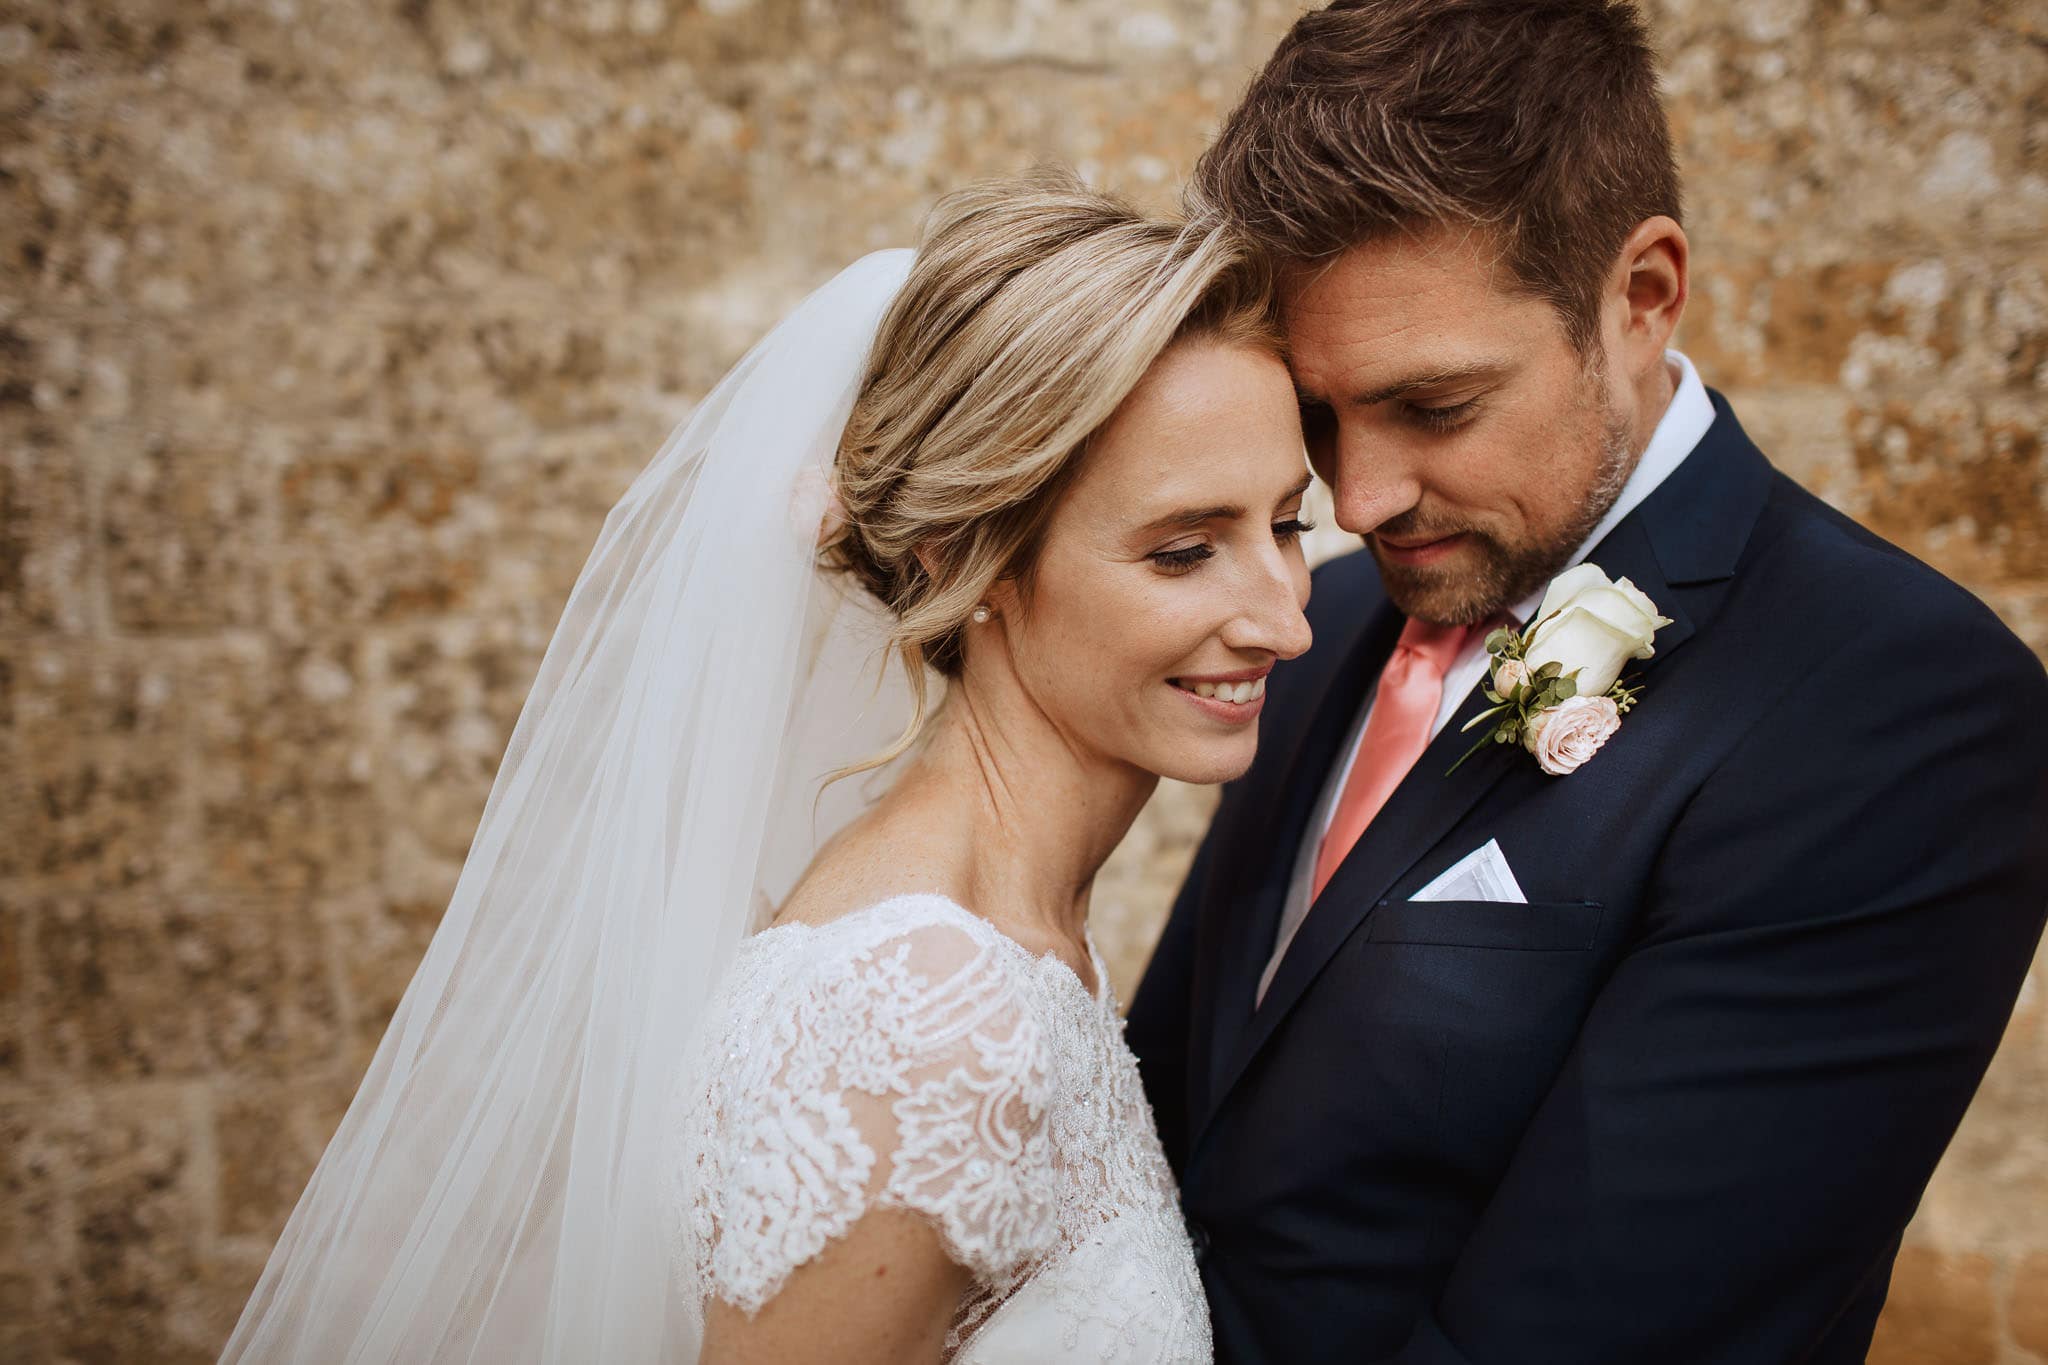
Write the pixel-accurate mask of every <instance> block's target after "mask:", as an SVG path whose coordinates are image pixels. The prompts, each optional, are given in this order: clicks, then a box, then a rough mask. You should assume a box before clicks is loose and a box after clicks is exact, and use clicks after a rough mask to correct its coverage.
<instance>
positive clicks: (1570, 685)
mask: <svg viewBox="0 0 2048 1365" xmlns="http://www.w3.org/2000/svg"><path fill="white" fill-rule="evenodd" d="M1578 673H1579V670H1578V669H1576V668H1575V669H1573V670H1572V676H1571V677H1569V678H1559V679H1558V680H1557V681H1556V682H1555V683H1552V684H1551V686H1552V687H1554V688H1555V689H1556V690H1557V699H1558V700H1559V701H1569V700H1570V699H1571V698H1573V697H1576V696H1578V695H1579V683H1578Z"/></svg>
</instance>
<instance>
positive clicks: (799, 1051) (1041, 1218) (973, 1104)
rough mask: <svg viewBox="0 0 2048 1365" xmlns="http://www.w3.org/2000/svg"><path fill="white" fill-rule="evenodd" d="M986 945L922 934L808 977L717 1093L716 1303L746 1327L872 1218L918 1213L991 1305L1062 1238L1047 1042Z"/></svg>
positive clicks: (711, 1243)
mask: <svg viewBox="0 0 2048 1365" xmlns="http://www.w3.org/2000/svg"><path fill="white" fill-rule="evenodd" d="M1014 971H1015V968H1014V966H1012V965H1010V964H1008V963H1006V962H1005V961H1004V960H1003V958H1002V956H1001V955H1000V954H999V953H998V951H997V950H996V948H995V947H994V946H993V945H990V944H988V943H985V942H981V941H978V939H977V937H976V936H975V935H973V934H971V933H970V932H968V931H967V930H966V929H965V928H963V927H961V926H959V925H953V924H925V925H919V926H917V927H914V928H911V929H909V930H907V931H904V932H900V933H897V934H894V935H892V936H891V937H888V938H885V939H883V940H882V941H881V942H879V943H876V944H873V945H872V946H869V947H866V948H864V949H861V950H859V951H856V952H852V953H848V954H833V955H825V956H824V957H823V960H821V961H816V962H812V963H808V964H806V966H805V968H804V970H803V971H802V972H801V973H800V974H798V975H797V976H796V977H794V978H793V979H791V981H790V987H791V988H790V989H789V990H788V991H787V992H786V994H785V995H784V996H783V997H782V998H779V999H777V1000H776V1001H774V1002H773V1003H772V1004H769V1005H768V1006H767V1007H766V1009H765V1010H764V1011H763V1012H762V1013H761V1015H760V1017H759V1019H758V1023H757V1027H756V1029H755V1030H754V1032H753V1034H752V1036H751V1038H749V1039H748V1040H747V1041H746V1043H745V1045H744V1046H743V1047H741V1048H738V1049H736V1050H735V1052H736V1064H735V1065H733V1066H730V1067H729V1068H728V1069H727V1071H726V1072H725V1073H724V1074H723V1075H722V1076H721V1077H720V1078H719V1079H718V1080H717V1081H716V1082H715V1083H714V1085H713V1087H712V1089H713V1094H714V1095H715V1097H716V1099H715V1105H716V1111H717V1112H716V1114H715V1115H714V1117H715V1119H716V1120H717V1121H716V1122H714V1124H713V1125H712V1130H713V1131H712V1133H711V1134H710V1141H708V1142H707V1144H706V1145H705V1147H704V1148H703V1149H701V1152H700V1157H699V1166H698V1170H697V1177H698V1178H697V1181H696V1186H697V1190H698V1200H697V1207H696V1208H695V1209H694V1210H693V1214H694V1221H695V1223H696V1229H695V1230H696V1234H697V1236H696V1241H697V1245H698V1248H699V1251H700V1255H702V1256H703V1257H704V1260H703V1262H702V1263H701V1269H702V1271H703V1273H704V1282H705V1284H706V1286H707V1287H708V1290H709V1292H711V1293H713V1294H716V1295H717V1296H718V1297H719V1298H721V1299H723V1300H725V1301H726V1302H728V1303H732V1304H735V1305H738V1306H739V1307H741V1308H744V1309H746V1310H747V1311H749V1312H753V1311H757V1310H759V1309H760V1307H761V1306H762V1305H763V1304H765V1303H767V1302H768V1300H769V1299H771V1298H773V1297H774V1296H775V1294H776V1292H777V1291H778V1290H779V1289H781V1287H782V1284H783V1282H784V1281H785V1280H786V1279H787V1278H788V1276H789V1273H790V1272H791V1271H793V1270H794V1269H796V1268H797V1267H798V1266H800V1265H802V1264H804V1263H805V1262H806V1261H809V1260H810V1259H811V1258H813V1257H814V1256H816V1255H817V1254H818V1253H819V1252H820V1251H822V1250H823V1249H824V1248H825V1246H826V1244H827V1243H828V1242H829V1241H830V1240H831V1239H833V1238H835V1237H839V1236H843V1235H844V1234H845V1233H846V1232H847V1231H848V1230H849V1229H851V1228H852V1227H853V1225H854V1224H855V1223H856V1222H857V1221H858V1220H859V1219H860V1217H861V1215H862V1214H864V1213H865V1212H866V1211H867V1210H868V1209H870V1208H876V1207H892V1206H893V1207H901V1208H908V1209H914V1210H916V1211H918V1212H920V1213H922V1214H925V1215H926V1216H928V1217H929V1218H930V1219H931V1220H932V1222H933V1223H934V1224H935V1225H936V1226H937V1228H938V1230H939V1233H940V1236H941V1238H942V1241H943V1243H944V1246H945V1248H946V1251H947V1254H948V1255H949V1256H950V1257H952V1259H953V1260H955V1261H956V1262H958V1263H959V1264H961V1265H963V1266H965V1267H966V1268H967V1269H968V1270H970V1271H971V1272H972V1273H973V1275H974V1277H975V1279H976V1281H977V1284H978V1286H979V1287H980V1289H981V1290H982V1291H983V1292H984V1293H987V1294H988V1295H989V1297H990V1298H1000V1297H1001V1296H1002V1294H1003V1293H1004V1292H1005V1291H1006V1290H1007V1288H1008V1287H1009V1286H1011V1285H1013V1284H1015V1283H1016V1282H1018V1281H1020V1280H1021V1279H1023V1278H1024V1277H1025V1276H1026V1275H1027V1274H1028V1271H1029V1268H1030V1267H1031V1266H1032V1264H1033V1263H1034V1262H1035V1261H1037V1260H1039V1259H1040V1258H1042V1257H1043V1256H1044V1255H1045V1254H1046V1253H1047V1252H1048V1251H1049V1250H1050V1249H1051V1247H1052V1245H1053V1242H1054V1239H1055V1228H1056V1224H1055V1218H1054V1208H1053V1202H1054V1201H1053V1173H1052V1158H1051V1152H1050V1143H1049V1138H1048V1136H1047V1133H1046V1102H1047V1098H1048V1093H1049V1088H1050V1087H1049V1082H1048V1075H1047V1062H1046V1057H1045V1047H1046V1043H1045V1038H1044V1035H1043V1032H1042V1030H1041V1028H1040V1026H1039V1023H1038V1021H1036V1020H1035V1019H1034V1018H1033V1017H1032V1015H1031V1013H1030V1011H1029V1009H1028V1007H1027V1000H1026V998H1025V997H1024V995H1023V994H1022V992H1021V991H1020V990H1019V988H1018V983H1017V981H1016V979H1015V977H1014Z"/></svg>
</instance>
